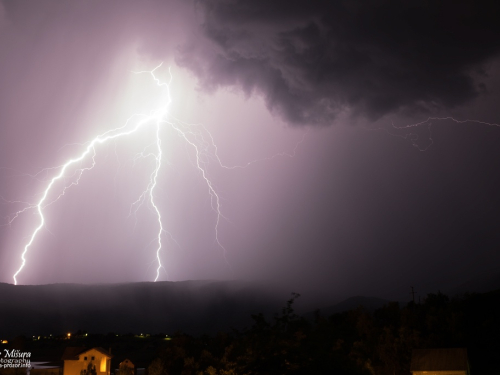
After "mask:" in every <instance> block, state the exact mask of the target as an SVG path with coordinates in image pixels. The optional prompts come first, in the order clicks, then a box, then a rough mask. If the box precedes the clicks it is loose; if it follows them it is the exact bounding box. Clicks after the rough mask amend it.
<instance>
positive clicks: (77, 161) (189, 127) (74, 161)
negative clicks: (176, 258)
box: [0, 63, 308, 285]
mask: <svg viewBox="0 0 500 375" xmlns="http://www.w3.org/2000/svg"><path fill="white" fill-rule="evenodd" d="M162 64H163V63H161V64H159V65H158V66H156V67H155V68H154V69H152V70H150V71H138V72H132V73H134V74H150V76H151V78H152V80H153V81H154V82H155V83H156V85H157V86H159V87H160V88H161V89H162V92H163V94H162V95H163V96H162V97H161V99H162V100H161V103H162V104H161V105H160V106H159V108H157V109H156V110H154V111H152V112H151V113H149V114H144V113H136V114H133V115H132V116H130V117H129V118H128V120H126V121H125V124H124V125H123V126H121V127H118V128H114V129H111V130H108V131H106V132H104V133H102V134H100V135H98V136H96V137H95V138H94V139H92V140H91V141H89V142H87V143H84V144H81V145H80V146H84V150H83V151H82V152H81V153H80V154H79V155H77V156H76V157H74V158H71V159H69V160H67V161H66V162H65V163H64V164H62V165H60V166H57V167H51V168H46V169H43V170H42V171H40V172H38V173H36V174H35V175H27V174H24V175H26V176H29V177H31V178H33V179H35V180H38V181H40V180H41V179H40V178H39V176H40V175H41V174H42V173H45V174H46V175H48V174H49V173H51V172H52V173H53V171H58V172H57V173H56V174H55V176H53V177H52V178H50V179H48V180H46V181H48V183H47V185H46V187H45V189H44V190H43V193H42V194H41V197H40V198H39V199H38V201H37V202H36V203H34V204H32V203H28V202H23V201H8V200H6V199H4V198H3V197H1V196H0V200H1V201H3V202H7V203H16V204H23V205H25V207H24V208H22V209H20V210H18V211H17V212H15V213H14V214H13V215H11V216H10V217H9V218H8V220H7V224H8V225H10V224H12V223H13V222H14V221H15V220H16V219H17V218H18V217H19V216H20V215H21V214H23V213H25V212H27V211H30V210H35V211H36V214H37V215H38V218H39V222H38V225H37V226H36V227H35V229H34V230H33V231H32V232H31V235H30V236H29V240H28V242H27V243H26V245H25V246H24V248H23V251H22V253H21V265H20V266H19V268H18V269H17V271H16V272H15V273H14V275H13V280H14V284H16V285H17V283H18V280H17V279H18V276H19V274H20V273H21V271H22V270H23V269H24V267H25V266H26V263H27V256H28V254H29V252H30V250H31V249H32V247H33V246H34V243H35V240H36V238H37V236H38V234H39V233H40V231H41V230H42V229H44V227H45V224H46V218H45V215H44V210H45V208H46V207H48V206H49V205H51V204H53V203H55V202H57V201H58V200H59V198H61V197H62V196H64V195H65V194H66V192H67V190H68V189H69V188H71V187H72V186H75V185H78V183H79V182H80V179H81V178H82V176H83V174H84V173H85V172H87V171H90V170H92V169H93V168H94V166H95V165H96V155H97V152H98V149H97V148H98V146H99V145H102V144H105V143H108V142H111V141H115V140H118V139H120V138H125V137H129V136H132V135H134V134H136V133H137V132H139V131H141V130H142V129H143V128H146V127H154V134H155V137H154V141H153V142H152V143H151V144H150V145H149V146H147V147H146V148H145V149H144V150H143V152H141V153H139V154H137V155H136V156H135V157H134V159H133V160H134V163H135V161H136V160H137V159H139V158H149V157H152V158H153V159H154V168H153V170H152V172H151V174H150V176H149V182H148V184H147V186H146V187H145V189H144V190H143V191H142V193H141V194H140V195H139V198H138V199H137V200H136V201H134V202H133V203H132V204H131V207H130V211H129V216H130V215H132V214H133V215H134V216H135V214H136V213H137V211H138V210H139V208H140V207H141V206H142V205H143V204H145V203H146V202H149V204H150V206H151V208H152V211H153V212H154V214H155V217H156V222H157V232H156V237H155V239H154V240H153V241H151V242H155V243H156V250H155V257H156V263H157V267H156V276H155V278H154V281H158V279H159V277H160V272H161V270H162V269H163V270H164V271H165V272H167V271H166V269H165V268H164V267H163V264H162V261H161V252H162V245H163V244H162V236H163V235H164V234H167V235H169V236H170V238H171V239H172V240H173V241H174V242H175V243H176V244H177V245H178V243H177V241H176V240H175V239H174V237H173V236H172V234H171V233H169V232H168V231H166V230H165V228H164V227H163V223H162V215H161V211H160V209H159V207H158V205H157V203H156V201H155V193H156V190H157V189H158V178H159V174H160V170H161V167H162V157H163V150H162V141H161V136H160V135H161V134H160V132H161V130H162V129H163V128H164V127H170V129H171V130H173V131H174V134H177V135H178V136H179V138H181V139H182V140H183V141H184V142H185V144H186V145H188V146H189V147H191V148H192V150H193V152H194V156H195V157H194V162H192V164H193V166H194V167H195V168H196V169H197V170H198V172H199V174H200V176H201V178H202V179H203V181H204V183H205V185H206V187H207V190H208V194H209V196H210V206H211V208H212V210H213V211H214V212H215V214H216V218H215V226H214V231H215V242H216V244H217V245H218V247H219V248H220V249H221V250H222V255H223V258H224V260H225V263H226V264H227V266H228V267H229V269H230V270H231V271H232V267H231V264H230V262H229V261H228V259H227V250H226V248H225V247H224V246H223V244H222V242H221V241H220V234H219V231H220V230H219V227H220V222H221V219H222V218H224V219H226V218H225V217H224V216H223V215H222V211H221V198H220V196H219V194H218V193H217V190H216V188H215V185H214V183H213V182H212V181H211V179H210V177H209V174H208V171H207V166H208V164H209V163H210V161H215V162H216V164H218V165H219V166H220V167H222V168H224V169H235V168H246V167H248V166H250V165H252V164H254V163H257V162H260V161H268V160H272V159H274V158H276V157H279V156H281V157H285V156H286V157H290V158H292V157H294V156H295V154H296V152H297V148H298V147H299V145H300V144H301V143H302V142H303V141H304V139H305V136H306V134H307V133H308V131H306V132H305V133H303V135H302V138H301V139H300V140H299V141H298V142H297V143H296V145H295V147H294V149H293V151H292V152H291V153H287V152H281V153H277V154H275V155H273V156H270V157H265V158H261V159H255V160H252V161H250V162H248V163H246V164H244V165H235V166H228V165H225V164H223V163H222V161H221V159H220V157H219V155H218V149H217V146H216V144H215V142H214V139H213V137H212V135H211V133H210V132H209V131H208V129H207V128H206V127H204V126H203V125H193V124H187V123H184V122H182V121H180V120H178V119H176V118H174V117H173V116H170V115H169V107H170V104H171V102H172V100H171V95H170V83H171V81H172V73H171V71H170V68H169V70H168V71H169V74H170V80H169V81H168V82H162V81H161V80H160V79H159V78H158V77H157V76H156V74H155V72H156V71H157V70H158V69H159V68H160V67H161V66H162ZM115 147H116V143H115ZM151 148H154V150H153V151H147V150H150V149H151ZM115 153H116V148H115ZM84 163H88V165H83V164H84ZM67 179H71V181H70V183H66V180H67ZM60 181H63V186H62V188H59V190H57V184H58V183H59V182H60ZM54 196H55V197H54ZM136 221H137V219H136ZM167 278H168V273H167Z"/></svg>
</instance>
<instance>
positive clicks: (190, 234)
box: [0, 0, 500, 296]
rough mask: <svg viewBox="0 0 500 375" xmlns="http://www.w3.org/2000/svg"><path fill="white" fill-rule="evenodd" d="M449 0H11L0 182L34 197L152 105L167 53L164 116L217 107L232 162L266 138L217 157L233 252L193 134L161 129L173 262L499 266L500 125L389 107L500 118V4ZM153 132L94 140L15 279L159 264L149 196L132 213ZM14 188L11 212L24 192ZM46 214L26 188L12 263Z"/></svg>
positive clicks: (213, 113) (10, 250)
mask: <svg viewBox="0 0 500 375" xmlns="http://www.w3.org/2000/svg"><path fill="white" fill-rule="evenodd" d="M448 3H449V4H448ZM306 4H307V5H306ZM450 4H451V2H435V3H433V5H432V6H431V7H424V6H422V5H421V4H420V2H408V5H404V6H403V5H397V6H394V5H389V2H386V1H366V2H342V1H320V0H317V1H286V2H285V1H277V0H273V1H269V0H267V1H264V0H257V1H251V2H250V1H243V0H231V1H229V0H224V1H222V0H202V1H196V2H191V1H182V2H181V1H173V0H172V1H123V0H122V1H110V0H107V1H71V2H70V1H67V2H61V1H46V0H41V1H36V2H33V1H19V0H16V1H5V0H4V1H0V48H1V51H2V53H1V54H0V68H1V69H0V160H1V162H0V166H1V167H3V168H2V169H1V170H0V176H1V178H0V194H1V196H2V197H3V198H4V199H5V200H6V201H22V202H32V203H33V202H37V200H38V199H40V193H41V192H42V191H43V189H44V188H45V187H46V185H47V183H48V179H50V178H51V177H52V175H53V174H54V173H56V172H57V169H51V170H48V171H47V173H41V174H38V175H37V176H36V178H34V177H32V176H34V175H35V174H36V173H37V172H39V171H41V170H43V169H44V168H48V167H56V166H59V165H61V164H62V163H64V162H65V160H66V159H67V158H69V157H74V156H75V155H78V154H79V153H80V152H81V151H82V150H83V146H82V144H83V143H84V142H86V141H89V140H91V139H92V138H94V137H95V136H96V135H98V134H101V133H103V132H105V131H106V130H108V129H110V128H115V127H117V126H121V125H123V123H124V122H125V120H126V119H127V118H128V116H130V115H131V114H133V113H134V112H135V111H140V110H144V109H145V108H149V107H148V106H150V105H151V103H152V102H153V101H154V87H153V89H152V85H151V81H150V80H149V77H148V76H147V75H136V74H133V73H132V71H141V70H151V69H153V68H154V67H155V66H157V65H158V64H159V63H160V62H161V61H164V66H165V67H166V66H170V67H171V71H172V75H173V81H172V86H171V92H172V98H173V104H172V108H171V114H172V116H175V117H176V118H178V119H180V120H182V121H184V122H186V123H190V124H203V125H204V126H205V127H206V129H208V130H209V131H210V132H211V134H212V136H213V139H214V141H215V143H216V144H217V147H218V151H219V155H220V157H221V160H222V161H223V163H225V164H226V165H244V164H246V163H247V162H250V161H253V160H261V159H262V160H261V161H258V162H256V163H254V164H251V165H250V166H248V167H246V168H244V169H231V170H226V169H223V168H220V167H218V166H217V165H216V163H213V161H212V163H211V164H210V166H209V167H208V172H209V175H210V178H211V181H212V182H213V183H214V186H215V188H216V190H217V192H218V193H219V194H220V197H221V202H222V206H221V211H222V214H223V215H224V217H225V219H222V221H221V223H220V225H219V239H220V241H221V243H222V244H223V245H224V246H225V248H226V249H227V259H228V261H229V262H230V264H231V266H232V269H233V271H232V272H231V270H230V269H229V267H228V266H227V265H226V263H225V261H224V259H223V257H222V251H221V249H220V247H218V246H217V244H216V243H215V232H214V225H215V221H216V215H215V213H214V212H213V211H212V210H211V209H210V196H209V194H208V190H207V185H206V184H204V183H203V180H202V179H201V176H200V174H199V173H198V171H197V170H196V169H195V168H194V167H193V164H192V163H193V160H194V159H193V157H194V155H193V153H192V150H190V149H189V148H188V147H186V145H185V144H183V143H182V142H181V140H180V139H179V137H177V136H175V134H172V132H168V131H164V133H163V134H162V142H163V146H164V157H163V163H164V164H163V168H162V171H161V174H160V178H159V183H158V189H157V190H156V199H157V202H158V205H159V208H160V210H161V212H162V215H163V222H164V226H165V228H166V229H167V230H168V231H169V232H170V233H171V234H172V236H173V237H174V238H175V241H176V242H177V244H176V243H175V242H173V241H171V240H169V238H170V237H169V236H168V235H164V236H163V240H164V248H163V251H162V255H161V257H162V261H163V264H164V265H165V270H166V272H162V274H161V277H160V279H161V280H172V281H177V280H186V279H251V280H269V281H270V282H272V283H275V284H281V285H284V286H285V287H286V288H289V289H291V290H294V291H299V292H302V293H305V294H307V293H309V294H317V295H324V296H345V295H354V294H366V295H377V296H401V295H404V294H405V293H407V289H408V290H409V286H410V285H414V286H415V287H416V288H417V290H418V291H420V292H421V293H425V292H428V291H436V290H437V289H442V290H445V289H446V288H451V287H454V286H456V285H458V284H460V283H462V282H464V281H466V280H467V279H469V278H471V277H475V276H478V275H481V274H484V273H485V272H491V271H495V270H498V261H499V260H500V252H499V251H498V244H499V240H500V235H499V234H498V230H497V228H498V225H499V224H500V214H498V213H499V212H500V200H499V198H498V190H499V188H500V180H499V178H498V171H499V163H500V147H498V145H499V144H500V143H499V142H500V128H499V127H496V126H487V125H481V124H478V123H473V122H469V123H465V124H457V123H454V122H452V121H439V120H435V121H432V125H431V127H430V128H429V126H428V124H424V125H422V126H419V127H416V128H411V129H400V130H396V129H391V124H394V125H395V126H397V127H402V126H405V125H408V124H414V123H418V122H420V121H425V120H426V119H427V118H428V117H447V116H453V117H455V118H457V119H460V120H463V119H476V120H479V121H483V122H490V123H500V113H499V111H498V100H499V94H500V77H499V72H500V70H499V68H500V60H499V55H498V53H499V51H500V38H499V37H500V26H498V22H497V20H496V19H495V14H498V11H499V10H500V9H498V6H497V5H491V6H490V7H491V9H490V8H488V7H481V6H479V5H477V4H476V5H474V2H463V3H461V4H460V5H458V6H453V7H452V6H450ZM495 7H496V8H495ZM159 74H160V75H162V77H164V78H166V77H167V74H166V70H165V69H164V70H163V71H161V72H159ZM377 129H378V130H377ZM429 129H430V130H429ZM410 132H411V133H414V134H416V135H418V137H419V138H418V140H415V141H412V139H415V135H414V136H411V135H409V134H410ZM150 135H151V132H149V133H148V132H147V131H145V132H144V133H141V134H140V135H137V137H134V138H133V139H129V140H126V141H123V142H122V141H121V140H118V141H117V142H114V143H109V144H107V145H104V146H101V147H99V148H98V155H97V158H96V160H97V162H98V165H97V167H96V168H95V169H94V170H92V171H89V172H86V173H85V174H84V175H83V177H82V179H81V182H80V184H79V186H76V187H72V188H71V189H69V190H68V191H67V193H66V194H65V195H64V197H62V198H61V199H60V200H59V201H57V202H56V203H54V204H53V205H51V206H50V207H47V209H46V211H45V212H46V220H47V225H46V227H45V228H44V230H42V231H41V232H40V235H39V236H38V237H37V239H36V241H35V243H34V245H33V246H32V247H31V248H30V252H29V255H28V262H27V264H26V267H25V269H23V271H22V273H21V274H20V275H19V282H20V283H21V284H43V283H55V282H78V283H102V282H125V281H150V280H152V279H154V276H155V268H156V263H155V255H154V251H155V249H154V244H151V241H152V240H154V238H155V233H156V230H157V229H156V225H157V224H156V222H155V216H154V214H153V212H152V211H151V210H150V208H151V207H149V208H148V207H147V205H146V206H145V207H143V208H142V209H141V210H139V211H138V214H137V219H138V220H137V224H135V220H134V218H131V217H128V213H129V209H130V204H131V203H132V202H133V201H134V200H135V199H137V197H138V195H139V194H140V193H141V191H142V189H144V187H145V184H147V179H148V176H149V173H150V172H151V168H152V166H153V164H152V162H151V160H139V161H137V163H136V164H134V163H133V158H134V155H136V154H137V153H138V152H140V151H141V150H143V149H144V147H146V146H148V145H150V144H151V138H148V137H149V136H150ZM304 135H305V136H304ZM405 136H406V139H405ZM303 137H304V138H303ZM301 139H303V142H300V141H301ZM431 140H432V142H433V144H432V145H430V147H429V148H427V146H429V143H430V142H431ZM297 144H298V146H297V148H296V153H295V155H294V157H289V156H287V155H285V156H279V155H278V154H280V153H286V154H291V153H293V151H294V149H295V147H296V145H297ZM414 145H416V146H418V147H414ZM419 148H420V149H424V148H427V150H426V151H425V152H421V151H419ZM273 155H278V156H276V157H273ZM30 175H31V177H30ZM6 201H5V202H4V203H3V204H2V205H0V214H1V215H2V216H4V217H5V218H6V219H4V221H3V222H4V223H5V222H6V220H8V216H9V215H12V213H13V212H15V211H16V210H19V209H22V208H23V207H24V205H23V203H7V202H6ZM37 221H38V217H37V215H36V214H35V210H31V211H28V212H26V213H24V214H22V215H20V216H19V217H18V218H17V219H16V221H14V222H13V223H12V225H11V226H10V227H9V226H2V227H0V282H9V283H10V282H12V275H13V273H14V272H15V270H16V269H17V268H18V267H19V265H20V254H21V252H22V249H23V247H24V245H25V244H26V242H27V240H28V239H29V235H30V233H31V232H32V231H33V229H34V228H35V227H36V225H37ZM167 273H168V276H167Z"/></svg>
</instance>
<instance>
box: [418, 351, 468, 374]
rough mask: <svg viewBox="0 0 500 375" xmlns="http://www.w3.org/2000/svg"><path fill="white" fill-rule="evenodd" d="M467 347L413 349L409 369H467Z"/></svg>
mask: <svg viewBox="0 0 500 375" xmlns="http://www.w3.org/2000/svg"><path fill="white" fill-rule="evenodd" d="M468 368H469V367H468V362H467V349H465V348H442V349H414V350H413V352H412V355H411V365H410V371H467V370H468Z"/></svg>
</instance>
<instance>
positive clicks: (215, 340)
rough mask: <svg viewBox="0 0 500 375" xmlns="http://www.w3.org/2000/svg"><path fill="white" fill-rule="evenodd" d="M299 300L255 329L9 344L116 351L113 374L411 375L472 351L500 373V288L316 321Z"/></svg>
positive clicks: (478, 362)
mask: <svg viewBox="0 0 500 375" xmlns="http://www.w3.org/2000/svg"><path fill="white" fill-rule="evenodd" d="M296 297H297V296H296V295H293V298H292V299H290V300H289V301H288V303H287V304H286V306H285V307H284V308H283V309H282V311H281V313H279V314H277V315H276V316H275V317H274V319H272V320H269V319H265V318H264V316H263V315H253V316H252V319H253V325H252V326H251V327H250V328H248V329H245V330H242V331H229V332H225V333H218V334H215V335H210V336H209V335H201V336H197V337H193V336H190V335H186V334H182V333H177V334H173V335H172V336H171V337H167V336H166V334H159V335H157V336H149V337H145V336H141V335H140V334H138V335H128V336H127V335H116V334H112V333H109V334H107V335H92V334H88V335H86V334H85V332H78V333H77V334H76V335H75V334H74V333H73V336H72V337H71V339H62V337H61V338H60V339H56V338H54V337H52V338H47V339H43V338H41V339H40V340H38V339H37V340H32V339H31V338H30V339H27V338H17V339H16V340H14V341H12V342H11V343H10V344H9V346H11V347H13V346H17V347H18V348H19V349H23V350H29V351H31V352H32V353H33V355H34V356H35V357H36V356H37V354H38V355H39V356H45V357H48V356H50V355H55V356H57V353H59V354H60V353H62V350H63V348H64V347H66V346H83V345H84V346H87V347H94V346H100V347H104V348H106V349H107V348H110V349H111V351H112V353H113V354H114V359H113V360H114V364H113V368H117V367H118V364H119V361H121V360H123V359H124V358H129V359H131V360H132V361H135V363H137V365H138V366H139V367H141V366H143V367H144V368H146V369H147V372H148V373H149V375H166V374H183V375H188V374H196V375H200V374H210V375H214V374H225V375H230V374H367V375H368V374H387V375H399V374H404V375H408V374H409V373H410V372H409V366H410V357H411V351H412V349H414V348H445V347H466V348H467V350H468V354H469V362H470V370H471V374H472V375H479V374H493V373H496V372H497V369H498V364H497V363H498V361H497V358H498V353H500V341H499V340H498V337H500V318H499V317H500V290H497V291H493V292H489V293H484V294H469V295H465V296H461V297H456V298H453V299H451V300H450V299H449V298H448V297H447V296H445V295H443V294H441V293H438V294H429V295H428V296H427V298H426V299H425V300H424V302H423V303H421V304H413V303H410V304H408V305H406V306H403V307H401V306H400V305H399V304H398V303H396V302H394V303H389V304H387V305H385V306H384V307H383V308H380V309H377V310H375V311H373V312H369V311H367V310H365V309H363V308H357V309H354V310H350V311H347V312H343V313H337V314H334V315H332V316H329V317H323V316H321V315H320V314H316V317H315V318H314V319H312V320H307V319H304V318H302V317H299V316H297V315H296V314H295V313H294V310H293V302H294V300H295V298H296ZM75 336H76V337H75Z"/></svg>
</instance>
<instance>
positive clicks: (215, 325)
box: [0, 281, 285, 337]
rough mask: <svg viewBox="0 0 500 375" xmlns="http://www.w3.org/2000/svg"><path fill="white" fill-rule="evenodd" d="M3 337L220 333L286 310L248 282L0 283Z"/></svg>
mask: <svg viewBox="0 0 500 375" xmlns="http://www.w3.org/2000/svg"><path fill="white" fill-rule="evenodd" d="M0 296H1V297H0V337H11V336H16V335H19V334H24V335H27V336H31V335H35V334H36V335H48V334H58V333H64V332H74V331H76V330H78V329H82V330H87V331H89V332H93V333H108V332H116V333H129V332H133V333H139V332H144V333H146V332H147V333H158V332H165V333H171V332H174V331H178V330H179V331H183V332H186V333H189V334H202V333H215V332H217V331H219V330H226V331H227V330H229V329H231V328H232V327H235V328H243V327H245V326H247V325H250V324H251V322H252V320H251V314H255V313H260V312H262V313H264V314H273V313H275V312H277V311H279V310H280V309H281V307H282V306H283V305H284V301H285V298H283V297H277V296H276V295H273V294H272V293H271V292H270V291H268V290H266V289H265V287H264V286H259V285H257V284H252V283H248V282H242V281H183V282H156V283H148V282H143V283H127V284H104V285H81V284H51V285H11V284H4V283H0Z"/></svg>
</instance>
